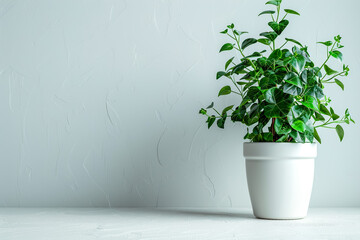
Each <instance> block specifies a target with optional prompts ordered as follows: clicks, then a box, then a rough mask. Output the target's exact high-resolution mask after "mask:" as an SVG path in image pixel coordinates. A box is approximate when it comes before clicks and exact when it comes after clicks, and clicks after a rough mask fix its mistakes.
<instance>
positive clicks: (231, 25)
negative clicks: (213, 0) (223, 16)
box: [227, 23, 235, 29]
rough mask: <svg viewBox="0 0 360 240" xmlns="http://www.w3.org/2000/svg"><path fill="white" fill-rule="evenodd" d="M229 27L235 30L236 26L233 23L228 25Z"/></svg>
mask: <svg viewBox="0 0 360 240" xmlns="http://www.w3.org/2000/svg"><path fill="white" fill-rule="evenodd" d="M227 27H228V28H230V29H233V28H234V27H235V25H234V24H233V23H232V24H230V25H228V26H227Z"/></svg>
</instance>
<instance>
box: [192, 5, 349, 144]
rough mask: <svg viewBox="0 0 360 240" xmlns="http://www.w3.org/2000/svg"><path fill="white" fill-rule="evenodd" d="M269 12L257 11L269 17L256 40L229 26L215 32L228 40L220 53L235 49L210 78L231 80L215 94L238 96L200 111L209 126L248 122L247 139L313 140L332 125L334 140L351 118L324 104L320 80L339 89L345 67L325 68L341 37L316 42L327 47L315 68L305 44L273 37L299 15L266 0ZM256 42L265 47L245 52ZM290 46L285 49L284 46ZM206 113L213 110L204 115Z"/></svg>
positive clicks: (339, 57) (327, 101) (335, 54)
mask: <svg viewBox="0 0 360 240" xmlns="http://www.w3.org/2000/svg"><path fill="white" fill-rule="evenodd" d="M266 4H267V5H273V6H274V7H275V10H266V11H263V12H261V13H260V14H259V16H261V15H267V16H269V17H270V18H271V21H270V22H269V23H268V26H269V27H270V28H271V30H270V31H268V32H263V33H260V38H258V39H255V38H247V39H244V40H242V38H243V36H244V35H245V34H246V33H247V32H243V31H239V30H236V29H235V26H234V24H230V25H228V26H227V28H226V29H225V30H224V31H222V32H221V34H224V35H226V36H228V37H229V38H230V39H231V40H232V41H231V42H229V43H225V44H224V45H223V46H222V47H221V49H220V52H225V51H236V52H237V54H238V55H239V56H240V58H239V60H238V61H236V58H235V56H234V57H232V58H230V59H229V60H228V61H226V63H225V68H224V70H223V71H219V72H217V74H216V79H221V80H223V79H228V80H229V81H230V83H231V86H230V85H226V86H224V87H222V88H221V89H220V91H219V94H218V96H225V95H229V94H237V95H239V96H240V97H241V101H239V104H235V105H231V106H228V107H226V108H224V109H223V110H222V111H218V110H216V108H215V107H214V103H211V104H210V105H209V106H208V107H207V108H206V109H204V108H202V109H201V110H200V112H199V113H200V114H203V115H205V116H207V120H206V122H207V125H208V128H210V127H211V126H212V125H213V124H214V123H215V122H216V124H217V126H218V127H219V128H224V126H225V122H226V121H227V120H228V119H231V120H232V121H233V122H241V123H243V124H245V125H246V126H248V131H247V133H246V135H245V137H244V138H245V139H249V140H250V141H252V142H302V143H303V142H314V139H316V140H317V141H318V142H319V143H321V138H320V136H319V134H318V132H317V130H316V129H317V128H319V127H324V128H331V129H335V130H336V132H337V134H338V136H339V138H340V141H342V139H343V137H344V130H343V128H342V127H341V125H340V124H342V123H347V124H349V123H350V122H354V120H353V119H352V118H351V116H350V113H349V110H348V109H346V111H345V114H344V115H343V116H342V117H340V116H339V115H338V114H337V113H335V111H334V109H333V108H332V107H330V101H331V100H330V98H329V97H327V96H326V95H325V93H324V87H325V85H326V84H337V85H338V86H339V87H340V88H341V89H342V90H344V84H343V83H342V81H341V80H340V78H341V77H346V76H347V75H348V73H349V67H348V66H347V65H345V64H342V67H341V70H334V69H333V68H331V67H330V66H328V61H329V59H330V58H335V59H337V60H339V61H340V62H342V60H343V54H342V53H341V51H340V50H341V48H343V45H341V37H340V36H339V35H338V36H335V37H334V40H333V41H330V40H329V41H325V42H319V44H322V45H324V47H326V49H327V56H326V58H325V60H324V62H323V63H322V64H321V65H320V66H319V67H318V66H315V64H314V62H313V61H312V60H311V59H310V54H309V53H308V48H307V46H305V45H303V44H301V43H300V42H299V41H297V40H295V39H292V38H285V41H284V42H283V43H282V44H281V45H280V46H277V44H276V40H277V39H278V36H280V35H281V33H282V32H283V31H284V30H285V28H286V27H287V26H288V25H289V20H287V19H286V18H287V16H288V15H300V14H299V13H298V12H296V11H294V10H291V9H284V13H283V16H282V17H281V16H280V15H281V0H271V1H268V2H266ZM254 44H261V45H262V46H264V47H265V48H268V49H269V50H270V51H269V52H270V53H269V54H267V55H265V52H266V50H263V51H259V52H258V51H255V52H253V53H251V54H247V53H246V51H248V50H249V49H251V47H250V46H252V45H254ZM290 44H292V47H291V49H287V48H285V46H289V45H290ZM210 111H212V112H213V113H210Z"/></svg>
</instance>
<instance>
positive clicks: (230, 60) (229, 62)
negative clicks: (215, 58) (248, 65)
mask: <svg viewBox="0 0 360 240" xmlns="http://www.w3.org/2000/svg"><path fill="white" fill-rule="evenodd" d="M233 60H234V57H232V58H230V59H229V60H227V61H226V63H225V70H227V68H228V67H229V65H230V64H231V63H232V61H233Z"/></svg>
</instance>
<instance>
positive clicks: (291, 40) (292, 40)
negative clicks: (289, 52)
mask: <svg viewBox="0 0 360 240" xmlns="http://www.w3.org/2000/svg"><path fill="white" fill-rule="evenodd" d="M285 40H286V41H289V42H293V43H295V44H297V45H299V46H301V47H303V45H302V44H301V43H300V42H298V41H296V40H295V39H291V38H285Z"/></svg>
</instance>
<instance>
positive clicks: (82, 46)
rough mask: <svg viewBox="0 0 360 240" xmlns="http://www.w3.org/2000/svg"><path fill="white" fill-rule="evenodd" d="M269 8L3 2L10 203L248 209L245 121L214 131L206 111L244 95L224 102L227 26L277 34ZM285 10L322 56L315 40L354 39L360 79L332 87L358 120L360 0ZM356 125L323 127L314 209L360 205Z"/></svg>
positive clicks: (134, 1)
mask: <svg viewBox="0 0 360 240" xmlns="http://www.w3.org/2000/svg"><path fill="white" fill-rule="evenodd" d="M265 2H266V0H256V1H250V0H222V1H219V0H193V1H192V0H127V1H126V0H86V1H84V0H61V1H60V0H58V1H49V0H0V36H1V37H0V113H1V117H0V193H1V194H0V206H108V205H111V206H156V205H158V206H180V207H181V206H187V207H197V206H199V207H210V206H219V207H221V206H222V207H229V206H231V205H233V206H237V207H240V206H242V207H250V201H249V196H248V190H247V186H246V178H245V164H244V159H243V157H242V142H243V140H242V138H243V136H244V134H245V133H246V130H245V128H244V127H243V126H240V125H238V124H236V125H234V124H232V123H227V124H226V129H225V130H219V129H216V127H214V129H211V130H210V131H209V130H207V127H206V124H205V118H204V117H203V116H200V115H199V114H198V111H199V109H200V108H201V107H204V106H205V107H206V106H207V105H208V104H209V103H211V101H215V104H216V106H228V105H231V104H234V103H237V102H240V100H239V99H238V98H237V97H236V96H224V97H221V98H217V97H216V96H217V93H218V91H219V89H220V87H221V86H223V85H224V84H225V83H224V81H225V79H221V80H218V81H217V80H215V74H216V72H217V71H219V70H222V69H223V67H224V63H225V61H226V60H227V59H228V58H230V55H231V54H230V53H222V54H219V53H218V51H219V49H220V47H221V46H222V44H223V43H225V42H226V41H228V39H227V38H225V37H224V36H223V35H221V34H219V33H218V32H220V31H222V30H223V29H224V28H225V26H226V25H227V24H229V23H231V22H234V23H235V25H236V27H238V28H239V29H240V30H242V31H249V32H250V34H248V35H247V37H258V34H259V33H261V32H264V31H268V30H269V29H270V28H269V26H267V22H268V20H269V16H260V17H258V16H257V15H258V13H260V12H261V11H263V10H266V9H268V8H269V7H268V6H265V4H264V3H265ZM284 7H286V8H290V9H295V10H297V11H299V12H300V13H301V17H298V16H289V20H290V24H289V26H288V27H287V29H286V30H285V31H284V33H283V34H284V35H285V36H287V37H289V38H294V39H297V40H299V41H301V42H303V43H305V44H307V45H309V51H310V53H311V57H312V58H313V59H314V61H315V62H316V63H317V64H319V63H321V62H322V61H323V60H324V57H325V47H324V46H321V45H316V42H317V41H325V40H329V39H331V38H332V36H334V35H336V34H341V35H342V37H343V43H344V45H345V48H344V49H343V50H342V52H343V53H344V61H345V63H348V64H349V65H350V69H351V71H350V75H349V78H348V79H347V80H345V81H344V84H345V92H344V94H342V93H343V92H342V91H341V90H340V88H339V87H337V86H330V87H329V88H328V90H327V92H328V93H329V94H330V96H331V98H332V100H333V102H332V103H333V107H334V109H335V110H336V111H337V112H339V113H343V112H344V110H345V108H346V107H349V108H350V112H351V113H352V114H353V117H354V119H355V120H357V121H358V122H359V121H360V101H356V100H354V99H355V98H356V97H357V96H358V91H359V89H360V81H359V79H360V62H359V52H360V45H359V39H360V31H358V29H357V26H358V25H359V23H360V14H358V11H359V9H360V1H355V0H349V1H344V2H341V4H340V3H339V1H336V0H317V1H312V0H304V1H297V0H284ZM335 13H336V14H335ZM253 50H255V47H253V46H251V47H248V48H247V49H246V54H247V53H252V51H253ZM329 66H331V67H333V68H335V69H338V67H337V66H339V65H336V64H334V62H329ZM344 129H345V138H344V141H343V142H342V143H339V140H338V138H337V136H336V133H335V131H331V130H329V129H323V130H320V131H319V133H320V135H321V137H322V140H323V144H322V145H320V146H319V153H318V158H317V161H316V163H315V165H316V166H315V171H316V172H315V182H314V191H313V196H312V206H360V187H359V185H358V183H359V182H360V173H359V171H360V161H359V156H360V148H359V147H358V146H360V138H359V136H360V127H359V125H352V126H344Z"/></svg>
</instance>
